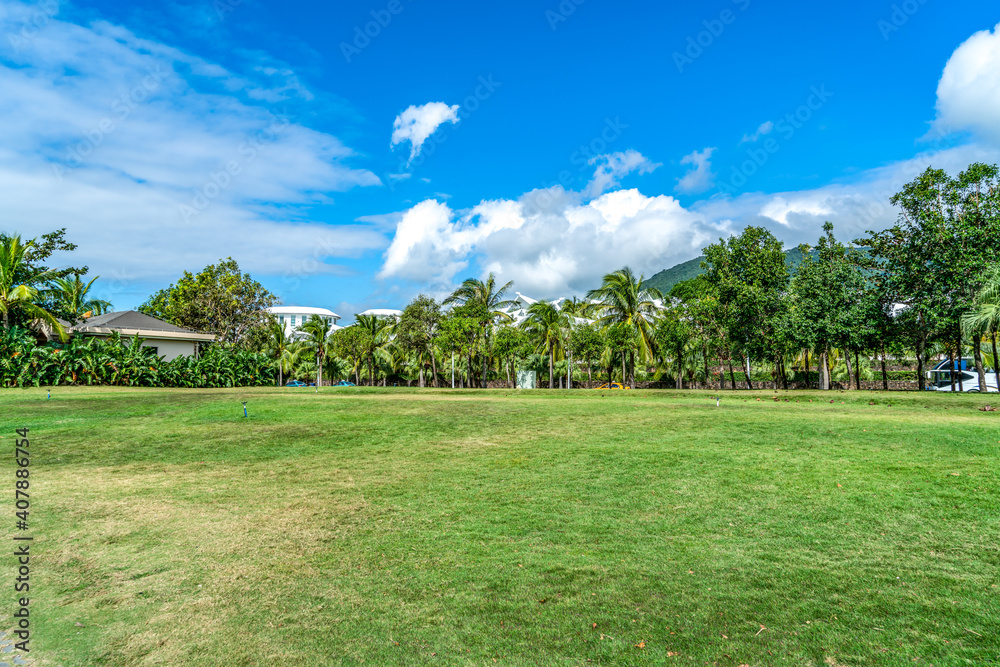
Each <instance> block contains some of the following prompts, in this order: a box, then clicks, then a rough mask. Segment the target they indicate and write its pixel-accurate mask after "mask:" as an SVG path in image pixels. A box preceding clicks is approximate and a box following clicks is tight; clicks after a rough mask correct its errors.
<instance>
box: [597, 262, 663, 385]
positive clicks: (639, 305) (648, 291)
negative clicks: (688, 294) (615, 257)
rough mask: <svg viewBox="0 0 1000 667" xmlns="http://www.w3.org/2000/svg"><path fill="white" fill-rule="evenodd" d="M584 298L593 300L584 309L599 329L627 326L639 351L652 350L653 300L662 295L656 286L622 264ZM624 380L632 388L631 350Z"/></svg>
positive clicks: (648, 355)
mask: <svg viewBox="0 0 1000 667" xmlns="http://www.w3.org/2000/svg"><path fill="white" fill-rule="evenodd" d="M587 298H588V299H591V300H593V301H594V302H595V303H593V304H592V305H591V307H590V308H588V312H591V313H593V314H594V315H595V316H596V317H597V322H598V324H599V325H600V326H601V328H602V329H607V328H608V327H610V326H612V325H615V324H624V325H627V326H628V327H629V328H631V329H632V330H633V331H634V332H635V333H636V336H637V337H638V339H639V351H640V352H641V353H643V354H644V355H645V356H646V357H647V358H649V357H652V356H653V355H654V353H655V350H656V343H655V342H654V340H653V331H654V328H655V326H654V325H655V320H656V316H657V312H658V310H659V307H658V304H657V301H662V299H663V295H662V294H661V293H660V291H659V290H658V289H655V288H651V287H646V286H645V282H644V277H643V276H639V277H638V278H636V277H635V274H634V273H633V272H632V269H630V268H629V267H627V266H626V267H625V268H623V269H619V270H618V271H615V272H613V273H609V274H607V275H606V276H604V280H603V282H602V284H601V286H600V287H599V288H597V289H595V290H591V291H589V292H587ZM628 374H629V378H628V382H629V385H630V386H631V387H632V388H633V389H634V388H635V352H634V351H631V352H629V364H628Z"/></svg>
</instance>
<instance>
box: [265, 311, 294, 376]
mask: <svg viewBox="0 0 1000 667" xmlns="http://www.w3.org/2000/svg"><path fill="white" fill-rule="evenodd" d="M291 345H292V340H291V338H289V336H288V335H287V334H286V333H285V325H284V324H282V323H280V322H278V320H276V319H274V318H271V321H270V322H268V325H267V351H268V354H270V355H271V356H272V357H273V358H274V359H275V361H276V363H277V366H278V386H279V387H283V386H284V384H285V369H286V368H289V367H290V362H291V358H290V355H289V348H290V347H291Z"/></svg>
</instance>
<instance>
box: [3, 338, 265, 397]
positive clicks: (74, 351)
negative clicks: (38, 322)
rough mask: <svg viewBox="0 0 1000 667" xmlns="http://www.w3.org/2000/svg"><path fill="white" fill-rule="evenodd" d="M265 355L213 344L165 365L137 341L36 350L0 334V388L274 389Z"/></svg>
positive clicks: (81, 342)
mask: <svg viewBox="0 0 1000 667" xmlns="http://www.w3.org/2000/svg"><path fill="white" fill-rule="evenodd" d="M275 377H276V372H275V370H274V368H273V367H272V363H271V359H269V358H268V357H267V356H266V355H263V354H258V353H254V352H247V351H246V350H241V349H239V348H235V347H232V346H228V345H222V344H216V345H211V346H210V347H209V348H208V349H207V350H206V351H205V352H204V353H203V354H202V355H201V356H200V357H199V358H197V359H195V358H193V357H178V358H176V359H174V360H173V361H164V360H163V359H162V358H161V357H158V356H156V354H155V353H154V352H153V351H152V350H151V349H150V348H148V347H142V340H141V339H134V340H131V341H127V340H122V338H121V337H120V336H119V335H118V334H117V333H116V334H112V335H111V337H110V338H108V340H106V341H104V340H100V339H97V338H89V339H80V338H74V339H73V340H71V341H70V342H69V343H67V344H65V345H52V344H49V345H42V346H39V345H36V344H35V340H34V338H33V337H32V336H31V334H30V332H28V331H27V330H25V329H20V328H18V327H14V328H13V329H10V330H8V331H3V332H0V386H3V387H27V386H35V387H40V386H43V385H60V384H67V385H83V384H86V385H112V386H127V387H192V388H214V387H252V386H264V385H270V384H274V381H275Z"/></svg>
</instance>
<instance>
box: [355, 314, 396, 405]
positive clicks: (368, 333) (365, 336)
mask: <svg viewBox="0 0 1000 667" xmlns="http://www.w3.org/2000/svg"><path fill="white" fill-rule="evenodd" d="M354 326H355V327H357V328H358V330H359V331H360V332H361V334H362V335H361V336H360V341H361V345H362V352H361V354H362V358H364V359H365V360H367V361H368V379H369V381H370V382H371V385H372V386H373V387H374V386H375V357H376V356H378V357H379V358H380V359H381V358H382V356H383V355H384V354H385V351H386V348H387V347H388V345H389V343H390V342H391V340H392V329H393V326H394V322H393V320H391V319H387V318H384V317H378V316H377V315H358V317H357V320H356V321H355V323H354Z"/></svg>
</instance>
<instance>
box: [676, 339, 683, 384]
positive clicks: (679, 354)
mask: <svg viewBox="0 0 1000 667" xmlns="http://www.w3.org/2000/svg"><path fill="white" fill-rule="evenodd" d="M677 388H678V389H684V357H683V352H682V351H681V350H679V349H678V350H677Z"/></svg>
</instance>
